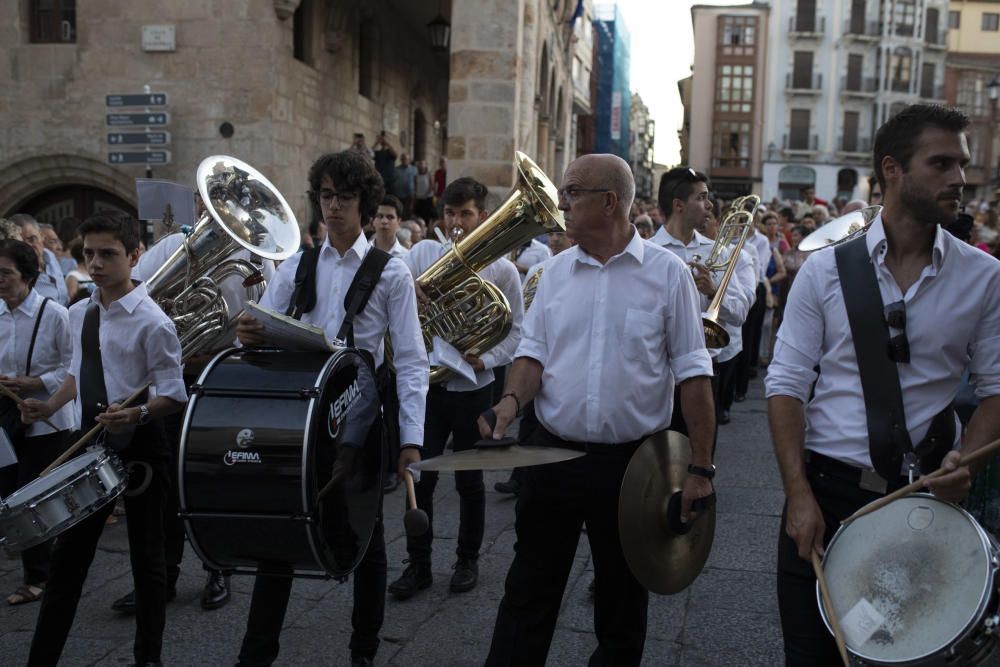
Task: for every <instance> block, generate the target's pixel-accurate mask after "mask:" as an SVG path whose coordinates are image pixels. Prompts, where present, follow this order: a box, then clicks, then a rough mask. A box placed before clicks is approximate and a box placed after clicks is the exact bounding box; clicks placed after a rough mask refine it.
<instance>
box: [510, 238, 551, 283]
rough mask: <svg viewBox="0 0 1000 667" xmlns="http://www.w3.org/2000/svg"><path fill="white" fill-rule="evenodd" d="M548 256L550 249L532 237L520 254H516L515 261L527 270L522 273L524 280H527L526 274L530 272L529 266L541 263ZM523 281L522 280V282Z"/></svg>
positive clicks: (549, 255)
mask: <svg viewBox="0 0 1000 667" xmlns="http://www.w3.org/2000/svg"><path fill="white" fill-rule="evenodd" d="M515 254H516V251H515ZM550 257H552V251H551V250H549V247H548V246H547V245H545V244H544V243H542V242H541V241H539V240H537V239H532V240H531V243H530V244H529V245H528V247H527V248H525V249H524V250H523V251H522V252H521V254H520V255H517V263H518V264H520V265H521V266H523V267H526V268H527V269H528V271H526V272H525V273H524V274H523V275H524V281H527V280H528V274H529V273H530V272H531V267H533V266H535V265H537V264H541V263H542V262H544V261H545V260H547V259H548V258H550ZM518 273H520V271H518ZM524 281H522V283H523V282H524Z"/></svg>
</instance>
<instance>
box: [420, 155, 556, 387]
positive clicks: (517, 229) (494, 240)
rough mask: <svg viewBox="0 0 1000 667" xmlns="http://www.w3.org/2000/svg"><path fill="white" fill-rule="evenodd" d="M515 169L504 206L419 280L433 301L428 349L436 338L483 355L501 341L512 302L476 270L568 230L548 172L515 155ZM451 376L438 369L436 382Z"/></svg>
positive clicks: (425, 324) (426, 320)
mask: <svg viewBox="0 0 1000 667" xmlns="http://www.w3.org/2000/svg"><path fill="white" fill-rule="evenodd" d="M514 166H515V167H516V168H517V181H516V182H515V184H514V188H513V189H512V190H511V191H510V193H509V194H508V195H507V198H506V199H505V200H504V202H503V203H502V204H501V205H500V206H499V208H497V210H496V211H494V212H493V214H492V215H490V217H488V218H487V219H486V220H484V221H483V223H482V224H481V225H479V226H478V227H476V228H475V229H474V230H473V231H471V232H469V233H468V234H465V235H464V236H462V238H461V239H460V240H458V241H456V242H455V243H454V244H453V245H452V246H451V248H449V250H448V251H447V252H446V253H445V254H444V255H442V256H441V257H440V258H438V260H437V261H436V262H434V263H433V264H432V265H431V266H430V267H429V268H428V269H427V270H426V271H424V272H423V273H421V274H420V276H419V277H418V278H417V283H418V284H419V285H420V289H421V290H422V291H423V293H424V294H425V295H426V296H427V297H428V301H427V303H426V304H425V306H424V307H423V309H422V311H421V313H420V325H421V329H422V330H423V335H424V343H425V344H426V345H427V348H428V349H431V346H432V343H431V341H432V339H433V338H434V336H440V337H441V338H442V339H444V340H445V341H447V342H448V343H450V344H451V345H453V346H454V347H455V348H457V349H458V350H459V352H461V353H462V354H482V353H483V352H486V351H487V350H489V349H491V348H492V347H494V346H495V345H496V344H497V343H499V342H500V341H502V340H503V339H504V337H505V336H506V335H507V333H508V332H509V331H510V327H511V324H512V319H511V312H510V304H509V303H507V298H506V297H505V296H504V295H503V292H501V291H500V289H499V288H497V287H496V286H495V285H493V284H492V283H489V282H487V281H485V280H483V279H481V278H480V277H479V275H478V274H477V271H481V270H482V269H484V268H486V267H487V266H489V265H490V264H492V263H493V262H495V261H496V260H497V259H499V258H501V257H503V256H504V255H506V254H507V253H509V252H510V251H511V250H513V249H514V248H517V247H518V246H519V245H521V244H522V243H524V242H525V241H527V240H529V239H532V238H534V237H536V236H538V235H540V234H544V233H546V232H549V231H557V230H558V231H563V230H565V228H566V224H565V223H564V222H563V216H562V211H560V210H559V195H558V193H557V192H556V187H555V186H554V185H553V184H552V182H551V181H550V180H549V179H548V177H546V176H545V173H544V172H543V171H542V170H541V169H539V168H538V165H536V164H535V163H534V162H532V161H531V159H530V158H528V156H527V155H525V154H524V153H521V152H516V153H515V159H514ZM450 373H451V371H449V370H448V369H446V368H443V367H441V366H435V367H433V368H431V382H441V381H442V380H444V379H446V378H447V377H448V375H449V374H450Z"/></svg>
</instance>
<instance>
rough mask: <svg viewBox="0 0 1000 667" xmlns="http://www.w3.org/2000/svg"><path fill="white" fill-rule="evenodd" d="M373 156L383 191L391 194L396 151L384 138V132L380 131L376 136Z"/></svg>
mask: <svg viewBox="0 0 1000 667" xmlns="http://www.w3.org/2000/svg"><path fill="white" fill-rule="evenodd" d="M373 155H374V156H375V158H374V160H375V171H377V172H378V173H379V175H380V176H381V177H382V184H383V185H384V186H385V191H386V192H392V182H393V179H394V178H395V174H394V170H395V167H396V149H395V148H393V146H392V144H390V143H389V140H388V139H387V138H386V136H385V130H382V132H381V133H380V134H379V135H378V141H376V142H375V151H374V153H373Z"/></svg>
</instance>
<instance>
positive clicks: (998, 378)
mask: <svg viewBox="0 0 1000 667" xmlns="http://www.w3.org/2000/svg"><path fill="white" fill-rule="evenodd" d="M992 283H993V285H992V287H993V289H989V290H987V292H986V294H988V295H989V296H988V297H987V301H988V303H986V304H984V307H983V310H982V312H983V317H982V319H981V320H980V322H979V326H977V327H976V332H975V335H974V338H973V342H972V343H971V344H970V345H969V357H970V359H969V377H970V381H971V382H972V384H973V386H974V387H975V388H976V396H978V397H979V398H980V399H983V398H988V397H990V396H998V395H1000V279H996V278H994V279H993V280H992Z"/></svg>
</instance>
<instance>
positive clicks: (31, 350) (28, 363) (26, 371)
mask: <svg viewBox="0 0 1000 667" xmlns="http://www.w3.org/2000/svg"><path fill="white" fill-rule="evenodd" d="M49 301H51V299H50V298H49V297H45V298H44V299H42V305H40V306H39V307H38V319H36V320H35V328H34V329H32V330H31V342H30V343H28V360H27V361H26V362H24V374H25V375H26V376H29V377H30V376H31V355H32V354H34V352H35V339H36V338H38V328H39V326H41V324H42V315H44V314H45V304H47V303H48V302H49Z"/></svg>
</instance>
